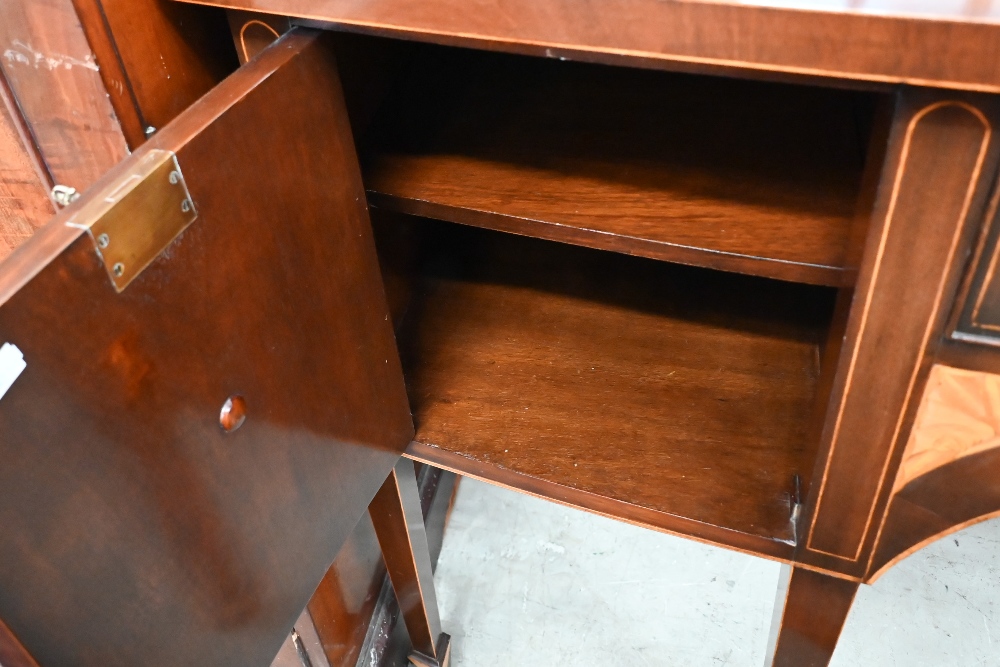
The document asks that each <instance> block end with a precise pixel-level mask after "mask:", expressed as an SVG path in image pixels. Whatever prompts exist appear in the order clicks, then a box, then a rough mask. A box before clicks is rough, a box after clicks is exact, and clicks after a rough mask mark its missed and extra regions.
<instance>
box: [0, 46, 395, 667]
mask: <svg viewBox="0 0 1000 667" xmlns="http://www.w3.org/2000/svg"><path fill="white" fill-rule="evenodd" d="M316 86H321V87H322V88H323V90H324V91H325V92H326V94H324V95H323V96H321V97H317V96H315V94H314V91H315V88H316ZM303 132H309V133H310V134H311V135H312V136H313V141H309V142H302V141H297V138H299V137H301V136H302V133H303ZM153 149H164V150H172V151H175V152H176V153H177V159H178V161H179V164H180V165H181V170H182V171H183V174H184V177H185V180H186V182H187V185H188V187H189V189H190V193H191V196H192V198H193V200H194V202H195V207H196V209H197V211H198V219H197V220H196V221H195V222H194V224H193V225H192V226H190V227H189V228H187V230H186V231H185V232H184V233H183V234H182V235H181V236H180V237H179V238H178V239H177V241H176V242H175V243H174V244H173V245H171V246H170V247H169V248H168V249H167V250H166V252H165V253H163V254H161V255H160V256H159V257H158V258H157V260H156V261H154V262H153V264H151V265H150V266H149V267H148V268H146V270H145V271H144V272H143V273H142V274H141V275H139V276H138V277H137V278H136V279H135V280H134V281H133V282H132V283H131V284H130V285H129V287H128V288H127V290H126V291H124V292H122V293H121V294H119V293H117V292H116V290H115V289H114V287H113V286H112V284H111V282H110V280H109V278H108V275H107V273H106V271H105V269H104V267H103V265H102V264H101V262H100V260H99V258H98V256H97V254H96V253H95V250H94V242H93V240H92V239H91V238H89V236H88V235H87V234H86V233H85V232H82V231H81V230H80V229H79V228H70V227H67V226H66V224H65V223H66V222H67V221H69V220H71V219H72V218H73V216H74V215H75V214H76V212H77V211H78V210H79V209H80V207H81V206H82V205H83V204H85V200H86V199H87V197H86V195H85V196H84V197H83V198H82V200H81V202H80V203H79V204H77V205H74V206H72V207H70V208H68V209H66V210H65V211H63V212H62V213H61V214H59V215H58V216H57V217H56V218H54V220H53V221H52V222H50V223H49V225H47V226H46V227H44V228H43V229H42V230H41V231H40V232H39V234H38V235H36V236H35V237H34V238H32V239H30V240H29V241H28V242H27V243H26V244H25V245H23V246H22V247H21V248H20V249H19V250H18V251H17V252H15V254H14V257H13V258H12V261H9V262H6V263H4V264H3V265H0V304H2V305H0V340H3V341H5V342H11V343H14V344H15V345H17V346H18V347H19V348H20V349H21V351H22V352H23V354H24V357H25V359H26V361H27V364H28V367H27V369H26V370H25V371H24V373H23V374H22V375H21V377H20V378H18V380H17V381H16V382H15V384H14V385H13V386H12V387H11V389H10V390H9V391H8V393H7V394H6V395H5V396H4V397H3V400H2V401H0V433H2V434H3V437H2V438H0V459H2V460H3V461H4V465H3V466H0V486H2V487H3V489H4V493H3V494H2V495H0V525H3V532H4V539H3V540H2V541H0V618H3V620H4V622H5V623H6V624H7V625H8V626H9V627H10V629H11V631H12V632H13V634H14V635H15V636H16V637H17V638H18V639H19V640H20V641H21V642H22V643H23V644H24V646H25V647H26V648H27V650H28V651H29V652H30V653H31V654H32V655H34V656H35V658H36V659H37V660H38V661H39V663H40V664H42V665H67V666H69V665H102V666H106V665H135V664H144V663H148V662H149V661H150V656H155V659H154V662H155V663H156V664H160V665H191V664H212V665H234V666H235V665H239V666H241V667H245V666H252V665H267V664H269V662H270V660H271V659H272V658H273V656H274V654H275V653H276V652H277V650H278V647H279V646H280V645H281V642H282V641H283V639H284V638H285V637H286V636H287V634H288V632H289V630H290V628H291V626H292V624H293V622H294V621H295V619H296V618H297V617H298V615H299V613H300V612H301V610H302V609H303V608H304V607H305V605H306V603H307V602H308V600H309V597H310V596H311V595H312V593H313V591H314V590H315V589H316V586H317V585H318V584H319V582H320V580H321V579H322V577H323V575H324V573H325V572H326V571H327V569H328V568H329V566H330V563H331V562H332V561H333V559H334V556H335V555H336V554H337V551H338V549H339V548H340V546H341V545H342V544H343V543H344V541H345V539H346V537H347V535H348V534H349V533H350V531H351V530H352V529H353V527H354V526H355V525H356V523H357V521H358V519H359V518H360V517H361V515H362V514H363V513H364V511H365V510H366V508H367V506H368V503H369V502H370V500H371V498H372V497H373V496H374V494H375V492H376V491H377V490H378V488H379V486H380V485H381V484H382V482H383V480H384V479H385V476H386V475H387V474H388V472H389V470H390V469H391V468H392V466H393V465H394V463H395V462H396V461H397V460H398V458H399V453H400V451H401V450H402V449H403V448H404V447H405V445H406V443H407V442H409V441H410V439H411V437H412V433H413V429H412V422H411V420H410V416H409V409H408V406H407V400H406V394H405V390H404V386H403V380H402V375H401V370H400V365H399V361H398V356H397V353H396V346H395V342H394V340H393V336H392V330H391V326H390V324H389V322H388V309H387V306H386V302H385V297H384V294H383V292H382V288H381V283H380V279H379V272H378V265H377V258H376V255H375V248H374V244H373V241H372V238H371V232H370V225H369V222H368V216H367V211H366V207H365V204H364V191H363V188H362V184H361V178H360V171H359V169H358V166H357V163H356V160H355V157H354V155H355V153H354V146H353V141H352V138H351V135H350V131H349V127H348V125H347V120H346V112H345V109H344V105H343V101H342V99H341V97H340V94H339V83H338V79H337V71H336V65H335V63H334V61H333V57H332V49H331V48H329V44H326V43H324V42H323V41H322V39H317V37H316V36H315V35H309V34H304V33H298V34H294V35H289V36H288V37H286V39H285V40H284V41H282V42H280V43H278V44H276V45H274V47H273V48H272V49H271V50H269V51H268V52H267V53H266V54H262V55H261V57H260V58H258V59H257V60H256V61H255V62H254V63H252V64H251V65H249V66H247V67H245V68H242V69H241V70H239V71H238V72H237V73H236V74H234V75H233V76H232V77H230V78H229V79H227V80H226V81H224V82H223V83H222V84H220V85H219V86H218V87H217V88H215V89H214V90H213V91H212V92H211V93H210V94H209V95H208V96H206V97H205V98H203V99H202V100H200V101H199V102H198V103H196V104H195V105H194V106H193V107H191V109H189V110H188V111H187V112H185V113H184V114H182V115H181V116H180V117H179V118H178V119H177V120H176V121H175V122H174V123H172V124H171V125H169V126H168V127H167V128H164V129H163V130H162V131H161V132H159V133H158V134H157V135H156V136H155V137H154V138H153V139H152V140H151V141H149V142H147V144H145V146H144V147H143V148H142V149H140V151H138V152H136V153H135V154H134V155H133V156H132V157H131V158H130V159H128V160H126V161H125V162H124V163H123V164H122V165H120V166H119V167H118V168H116V169H114V170H113V171H112V172H111V173H109V174H108V175H107V176H106V177H105V179H106V181H105V182H108V181H114V180H115V179H121V178H124V177H127V175H128V174H129V169H130V167H131V165H132V163H133V162H136V161H139V160H141V159H142V158H143V156H144V154H145V152H146V151H148V150H153ZM220 156H225V160H224V161H220ZM236 165H242V166H245V168H233V167H234V166H236ZM303 174H309V175H310V176H311V177H310V178H304V177H303ZM59 228H62V229H64V230H66V229H68V230H70V231H69V232H62V233H61V234H55V233H53V232H52V231H50V230H53V229H59ZM65 234H70V235H69V236H64V235H65ZM67 244H68V245H67ZM11 274H16V275H11ZM18 285H20V288H19V289H17V288H16V286H18ZM12 286H13V288H12ZM233 394H239V395H241V396H243V397H244V398H245V401H246V406H247V419H246V423H244V424H243V425H242V426H241V427H240V428H239V429H238V430H236V431H234V432H232V433H225V432H224V431H223V430H222V429H221V428H220V426H219V410H220V407H221V406H222V405H223V403H224V401H225V400H226V398H227V397H229V396H232V395H233ZM331 480H336V483H331Z"/></svg>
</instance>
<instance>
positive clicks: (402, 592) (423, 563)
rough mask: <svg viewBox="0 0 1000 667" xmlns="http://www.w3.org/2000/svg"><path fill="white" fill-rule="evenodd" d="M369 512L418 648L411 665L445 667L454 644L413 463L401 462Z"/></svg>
mask: <svg viewBox="0 0 1000 667" xmlns="http://www.w3.org/2000/svg"><path fill="white" fill-rule="evenodd" d="M368 513H369V515H371V519H372V523H373V524H374V525H375V534H376V535H377V536H378V542H379V546H380V547H381V548H382V558H383V559H384V560H385V565H386V569H387V570H388V571H389V579H390V580H391V581H392V588H393V590H394V591H395V592H396V599H397V600H398V601H399V609H400V611H401V612H402V615H403V621H404V622H405V623H406V631H407V632H408V633H409V635H410V642H411V643H412V644H413V653H411V654H410V662H411V663H413V664H414V665H416V666H417V667H446V666H447V664H448V660H449V657H450V649H451V641H450V638H449V637H448V635H446V634H444V633H443V632H441V620H440V617H439V616H438V606H437V596H436V595H435V594H434V575H433V573H432V571H431V554H430V548H429V547H428V545H427V532H426V530H425V529H424V517H423V512H422V511H421V509H420V494H419V492H418V490H417V478H416V474H415V473H414V470H413V462H412V461H410V460H409V459H403V458H401V459H400V460H399V461H398V462H397V463H396V467H395V468H393V470H392V472H391V473H390V474H389V476H388V477H387V478H386V480H385V483H383V484H382V488H381V489H379V491H378V493H377V494H375V498H374V499H373V500H372V502H371V505H369V506H368Z"/></svg>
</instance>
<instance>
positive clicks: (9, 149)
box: [0, 72, 55, 261]
mask: <svg viewBox="0 0 1000 667" xmlns="http://www.w3.org/2000/svg"><path fill="white" fill-rule="evenodd" d="M12 102H13V99H12V96H11V95H10V94H9V90H8V89H7V87H6V81H5V80H3V73H2V72H0V261H2V260H3V259H4V258H5V257H6V256H7V255H9V254H10V253H11V252H13V250H14V248H16V247H17V246H19V245H20V244H21V243H23V242H24V241H26V240H27V239H28V238H29V237H30V236H31V235H32V234H33V233H34V231H35V229H37V228H38V227H40V226H41V225H42V224H43V223H44V222H45V221H47V220H48V219H49V218H51V217H52V215H53V214H54V213H55V208H54V206H53V204H52V202H51V200H49V193H48V192H47V189H46V187H45V185H44V182H43V181H42V172H41V170H40V169H39V166H40V165H39V160H38V157H37V156H36V155H32V152H31V148H32V145H31V144H29V145H28V146H25V144H24V139H26V138H28V137H25V136H24V135H25V131H24V130H26V128H25V127H24V125H23V122H24V119H23V118H21V117H20V111H19V109H18V108H17V107H16V106H15V105H14V104H12ZM19 124H20V125H21V126H20V127H19ZM29 140H30V138H29Z"/></svg>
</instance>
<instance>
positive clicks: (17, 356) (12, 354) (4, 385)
mask: <svg viewBox="0 0 1000 667" xmlns="http://www.w3.org/2000/svg"><path fill="white" fill-rule="evenodd" d="M27 367H28V364H26V363H25V362H24V355H23V354H21V350H19V349H17V346H15V345H11V344H10V343H4V344H3V347H0V398H3V395H4V394H6V393H7V390H8V389H10V386H11V385H12V384H14V380H16V379H17V376H19V375H20V374H21V373H22V372H23V371H24V369H25V368H27Z"/></svg>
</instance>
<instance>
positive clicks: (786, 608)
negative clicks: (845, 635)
mask: <svg viewBox="0 0 1000 667" xmlns="http://www.w3.org/2000/svg"><path fill="white" fill-rule="evenodd" d="M786 568H787V570H786V571H785V572H783V573H782V574H783V578H785V581H783V582H782V584H781V586H782V589H781V592H783V593H784V595H783V596H779V598H778V600H777V602H776V604H775V618H774V622H773V624H772V626H771V635H772V641H771V644H772V645H771V646H770V647H769V651H768V653H769V655H768V656H767V658H766V659H765V664H766V665H768V667H827V665H828V664H829V663H830V658H831V657H832V656H833V651H834V649H835V648H836V647H837V640H838V638H839V637H840V632H841V630H843V628H844V621H846V620H847V615H848V614H849V613H850V611H851V605H852V604H853V602H854V596H855V595H856V594H857V592H858V585H859V584H858V582H856V581H848V580H845V579H838V578H836V577H831V576H828V575H825V574H822V573H820V572H812V571H810V570H806V569H803V568H799V567H794V566H786Z"/></svg>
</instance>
